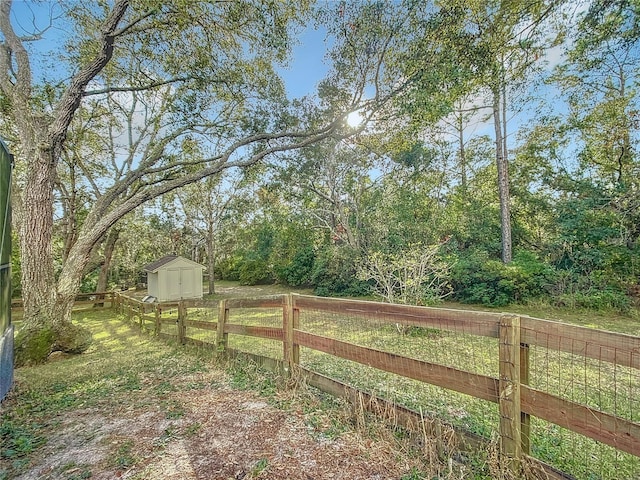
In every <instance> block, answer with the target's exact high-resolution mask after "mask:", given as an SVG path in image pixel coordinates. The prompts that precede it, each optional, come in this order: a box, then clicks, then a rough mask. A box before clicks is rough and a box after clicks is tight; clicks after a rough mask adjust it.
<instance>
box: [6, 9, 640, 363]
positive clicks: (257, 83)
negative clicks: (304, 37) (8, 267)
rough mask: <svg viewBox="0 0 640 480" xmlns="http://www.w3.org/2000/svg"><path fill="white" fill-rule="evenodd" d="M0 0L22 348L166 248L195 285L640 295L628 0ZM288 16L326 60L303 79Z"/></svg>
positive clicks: (423, 294)
mask: <svg viewBox="0 0 640 480" xmlns="http://www.w3.org/2000/svg"><path fill="white" fill-rule="evenodd" d="M0 5H1V9H0V41H1V42H2V47H3V48H2V49H0V55H1V56H0V64H1V72H0V100H1V107H2V111H3V116H2V120H1V121H0V133H1V134H2V135H3V137H5V139H6V140H7V143H8V144H9V146H10V148H11V149H12V150H13V151H14V153H15V155H16V168H15V175H14V178H15V181H14V202H13V204H14V209H15V215H14V227H15V228H14V231H15V241H14V246H15V252H14V256H13V262H12V263H13V265H12V267H13V270H12V271H13V279H14V286H15V295H16V296H18V295H21V296H22V297H23V300H24V304H25V322H24V328H23V329H22V331H21V332H20V333H19V335H18V337H17V339H16V346H17V349H16V351H17V352H19V354H21V356H19V361H20V362H37V361H42V360H43V359H44V358H46V355H48V354H49V353H50V352H51V351H54V350H60V351H68V352H79V351H82V350H84V349H86V348H88V346H89V337H88V335H87V332H86V331H83V330H82V328H79V327H74V326H73V324H72V323H71V322H70V315H71V309H72V305H73V299H74V297H75V294H76V293H78V292H79V291H91V290H94V289H97V290H102V289H107V288H114V287H131V286H134V285H135V284H137V283H141V282H143V281H144V279H143V278H140V276H139V273H140V270H141V268H142V266H144V265H145V264H146V263H148V262H150V261H152V260H154V259H156V258H158V257H159V256H162V255H164V254H167V253H178V254H183V255H185V256H187V257H190V258H192V259H194V260H196V261H200V262H203V263H205V264H207V266H208V276H209V288H210V293H213V292H215V281H216V279H218V278H223V279H230V280H237V281H240V282H241V283H243V284H266V283H273V282H277V283H280V284H282V285H287V286H290V287H298V286H304V287H309V288H312V289H314V291H315V292H316V293H317V294H320V295H347V296H354V295H372V294H376V295H379V296H382V297H383V298H385V299H387V300H388V301H396V302H408V303H418V304H429V303H433V302H438V301H441V300H442V299H448V300H456V301H461V302H465V303H470V304H471V303H474V304H477V303H479V304H483V305H487V306H495V307H503V306H505V305H508V304H511V303H518V302H545V303H549V304H552V305H557V306H567V307H572V308H592V309H598V308H613V309H616V310H619V311H621V312H627V313H629V312H632V311H634V307H635V302H636V300H637V294H638V275H639V273H640V272H639V270H638V269H639V268H640V257H639V253H640V250H639V248H640V247H639V246H638V236H639V235H640V228H639V227H638V225H640V221H639V220H640V219H638V212H639V211H640V209H639V208H638V206H639V203H638V199H639V198H640V197H639V194H638V191H639V185H638V181H639V180H638V179H639V178H640V175H639V173H640V172H638V158H637V152H636V150H637V149H636V144H637V140H638V96H637V82H638V76H637V74H638V65H640V62H638V61H637V59H638V41H639V39H638V33H637V32H638V29H637V28H636V26H637V18H638V8H639V7H638V4H637V2H636V1H635V0H617V1H613V2H610V1H607V2H604V1H599V0H593V1H586V2H583V3H576V2H563V1H548V2H538V1H536V2H512V3H509V2H507V3H505V2H497V1H496V2H475V1H471V2H469V1H465V2H447V3H446V5H445V4H440V3H431V2H426V3H425V2H414V1H410V0H407V1H401V2H377V1H366V2H329V3H326V4H324V3H319V4H317V5H316V4H307V3H305V2H302V3H301V2H298V3H296V5H295V6H293V5H285V4H282V3H281V2H258V1H252V0H246V1H237V2H226V3H219V2H207V1H201V2H181V1H178V2H171V3H170V4H166V5H165V4H160V5H158V4H157V2H146V1H143V0H139V1H138V0H137V1H132V0H119V1H115V2H111V3H105V4H96V5H94V4H86V3H85V4H82V3H80V2H61V3H55V4H51V5H50V10H48V11H43V10H42V9H43V5H42V4H38V3H30V2H24V3H19V4H13V2H11V1H9V0H2V2H1V3H0ZM23 15H26V16H27V17H29V18H32V19H33V20H34V22H26V23H25V22H21V21H18V20H19V19H21V18H27V17H25V16H23ZM28 25H29V26H28ZM205 26H210V28H209V27H206V28H205ZM211 26H213V27H211ZM58 27H61V28H58ZM214 27H215V28H214ZM303 28H317V29H321V30H322V31H323V32H324V33H325V34H326V36H327V38H328V40H329V41H328V43H327V45H328V47H327V51H326V56H325V61H326V62H327V64H328V73H327V75H326V78H324V79H322V80H320V81H319V82H318V84H317V91H316V92H315V93H314V94H310V95H308V96H307V97H304V98H299V99H293V98H290V96H288V95H287V91H286V87H285V83H284V81H283V79H282V78H281V73H282V71H283V68H284V67H283V65H284V64H285V63H286V61H287V59H289V58H291V51H292V48H293V47H294V45H295V42H296V35H297V33H299V32H300V31H302V29H303ZM52 32H57V33H55V35H54V34H53V33H52ZM63 32H66V33H63ZM45 44H46V45H47V47H46V48H45V47H42V45H45ZM350 112H357V113H358V115H359V117H360V123H359V124H358V125H356V124H353V125H350V124H348V123H347V121H346V118H347V116H348V114H349V113H350Z"/></svg>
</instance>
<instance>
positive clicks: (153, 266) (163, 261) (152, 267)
mask: <svg viewBox="0 0 640 480" xmlns="http://www.w3.org/2000/svg"><path fill="white" fill-rule="evenodd" d="M178 258H179V259H181V260H184V261H185V262H188V263H190V264H192V265H193V266H194V267H199V268H204V266H202V265H200V264H199V263H196V262H194V261H192V260H189V259H188V258H184V257H180V256H178V255H166V256H164V257H162V258H159V259H158V260H156V261H155V262H151V263H150V264H148V265H146V266H145V267H144V268H143V270H144V271H145V272H151V273H155V272H157V271H158V270H159V269H160V268H161V267H164V266H165V265H167V264H169V263H171V262H173V261H174V260H177V259H178Z"/></svg>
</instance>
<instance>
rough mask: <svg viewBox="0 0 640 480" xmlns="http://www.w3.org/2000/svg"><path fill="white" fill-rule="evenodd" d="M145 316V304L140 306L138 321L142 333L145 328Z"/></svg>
mask: <svg viewBox="0 0 640 480" xmlns="http://www.w3.org/2000/svg"><path fill="white" fill-rule="evenodd" d="M144 314H145V308H144V303H140V304H139V305H138V320H140V331H142V329H143V328H144Z"/></svg>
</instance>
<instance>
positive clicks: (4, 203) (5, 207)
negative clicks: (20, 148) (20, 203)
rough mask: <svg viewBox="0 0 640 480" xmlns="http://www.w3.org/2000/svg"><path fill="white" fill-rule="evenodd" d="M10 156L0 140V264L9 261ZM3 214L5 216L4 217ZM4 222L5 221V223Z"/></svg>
mask: <svg viewBox="0 0 640 480" xmlns="http://www.w3.org/2000/svg"><path fill="white" fill-rule="evenodd" d="M10 179H11V158H10V156H9V152H8V151H7V149H6V147H5V146H4V144H3V143H2V142H0V236H2V233H3V232H4V236H2V238H0V241H1V242H2V249H1V250H2V253H1V256H0V265H5V264H8V263H10V262H11V214H10V209H11V196H10V193H9V192H10ZM5 215H6V216H7V217H6V218H5ZM5 222H6V223H5Z"/></svg>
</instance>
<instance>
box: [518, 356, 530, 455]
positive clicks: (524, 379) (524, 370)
mask: <svg viewBox="0 0 640 480" xmlns="http://www.w3.org/2000/svg"><path fill="white" fill-rule="evenodd" d="M520 384H521V385H529V344H528V343H521V344H520ZM520 430H521V435H522V442H521V445H522V453H524V454H526V455H529V454H530V453H531V416H530V415H529V414H528V413H525V412H520Z"/></svg>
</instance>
